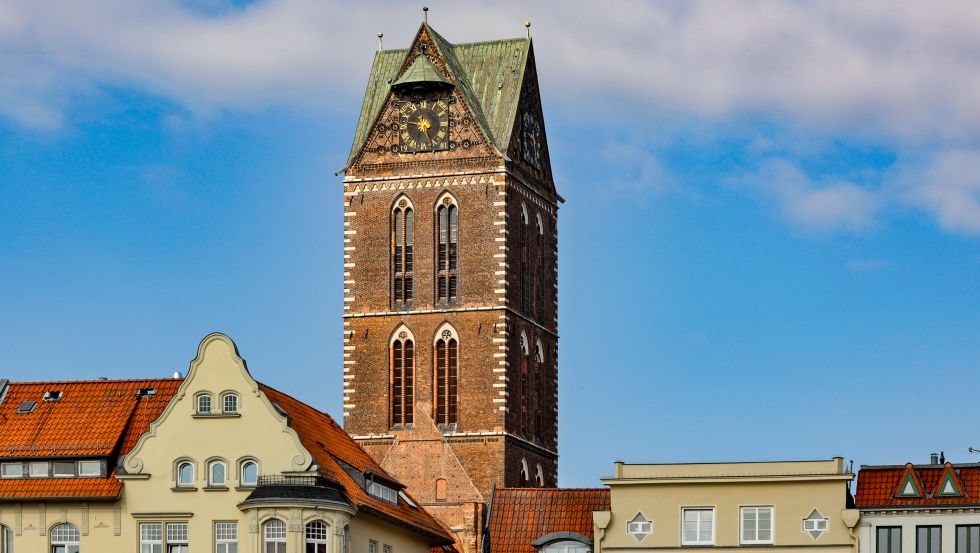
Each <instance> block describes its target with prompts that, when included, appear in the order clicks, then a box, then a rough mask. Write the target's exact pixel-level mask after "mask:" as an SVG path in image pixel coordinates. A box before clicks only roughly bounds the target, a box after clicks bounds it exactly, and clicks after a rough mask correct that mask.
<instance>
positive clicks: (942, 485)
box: [932, 463, 965, 497]
mask: <svg viewBox="0 0 980 553" xmlns="http://www.w3.org/2000/svg"><path fill="white" fill-rule="evenodd" d="M963 489H964V488H963V482H962V481H960V477H959V475H958V474H957V473H956V469H954V468H953V464H952V463H946V465H945V466H944V467H943V472H942V474H940V475H939V482H938V483H937V484H936V489H935V490H934V491H933V492H932V496H933V497H963V496H964V495H965V494H964V492H963Z"/></svg>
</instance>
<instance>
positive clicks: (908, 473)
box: [892, 463, 924, 499]
mask: <svg viewBox="0 0 980 553" xmlns="http://www.w3.org/2000/svg"><path fill="white" fill-rule="evenodd" d="M892 495H893V496H894V497H896V498H909V499H911V498H916V497H922V496H923V495H924V492H923V491H922V479H921V478H919V475H918V473H916V472H915V466H914V465H912V463H908V464H906V465H905V471H903V472H902V476H901V478H899V480H898V485H897V486H896V487H895V491H894V492H892Z"/></svg>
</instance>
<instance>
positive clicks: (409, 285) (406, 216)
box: [391, 196, 415, 307]
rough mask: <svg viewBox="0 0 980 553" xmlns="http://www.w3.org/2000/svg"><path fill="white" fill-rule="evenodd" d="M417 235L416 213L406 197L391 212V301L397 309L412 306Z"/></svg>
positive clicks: (399, 200) (400, 199)
mask: <svg viewBox="0 0 980 553" xmlns="http://www.w3.org/2000/svg"><path fill="white" fill-rule="evenodd" d="M414 234H415V211H414V210H413V209H412V203H411V202H410V201H409V200H408V198H406V197H404V196H403V197H401V198H399V199H398V200H397V201H396V202H395V207H394V208H393V209H392V211H391V275H392V283H391V301H392V304H393V305H394V306H395V307H408V306H411V305H412V298H413V297H414V287H413V282H412V263H413V259H414V255H413V252H412V244H413V243H414V240H413V238H412V237H413V235H414Z"/></svg>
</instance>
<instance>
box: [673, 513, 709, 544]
mask: <svg viewBox="0 0 980 553" xmlns="http://www.w3.org/2000/svg"><path fill="white" fill-rule="evenodd" d="M682 513H683V516H682V524H683V534H682V536H681V544H682V545H714V543H715V510H714V509H712V508H707V509H706V508H685V509H683V510H682Z"/></svg>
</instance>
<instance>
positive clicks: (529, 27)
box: [524, 21, 531, 40]
mask: <svg viewBox="0 0 980 553" xmlns="http://www.w3.org/2000/svg"><path fill="white" fill-rule="evenodd" d="M524 28H525V29H527V38H528V40H530V38H531V22H530V21H525V22H524Z"/></svg>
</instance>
